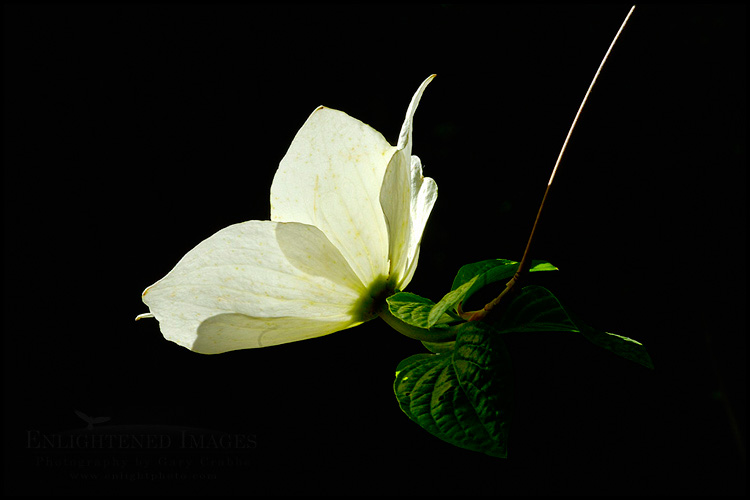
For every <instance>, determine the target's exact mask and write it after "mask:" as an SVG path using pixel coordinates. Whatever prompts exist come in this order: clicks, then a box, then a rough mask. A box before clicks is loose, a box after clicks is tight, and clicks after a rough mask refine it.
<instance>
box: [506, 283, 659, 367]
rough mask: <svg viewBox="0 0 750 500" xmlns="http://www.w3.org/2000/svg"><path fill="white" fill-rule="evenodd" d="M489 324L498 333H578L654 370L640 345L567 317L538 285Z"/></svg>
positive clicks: (558, 302) (524, 291)
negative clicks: (491, 324)
mask: <svg viewBox="0 0 750 500" xmlns="http://www.w3.org/2000/svg"><path fill="white" fill-rule="evenodd" d="M493 325H494V327H495V328H496V329H497V330H498V331H499V332H500V333H510V332H545V331H546V332H549V331H552V332H578V333H581V334H582V335H583V336H584V337H586V338H587V339H588V340H590V341H591V342H592V343H594V344H596V345H598V346H599V347H603V348H604V349H607V350H608V351H610V352H612V353H614V354H616V355H618V356H620V357H622V358H625V359H628V360H630V361H634V362H636V363H638V364H640V365H643V366H645V367H646V368H651V369H653V367H654V365H653V363H652V361H651V357H650V356H649V355H648V352H647V351H646V348H645V347H644V346H643V344H641V343H640V342H637V341H635V340H633V339H631V338H628V337H624V336H622V335H616V334H614V333H607V332H604V331H600V330H595V329H594V328H591V327H590V326H588V325H586V324H585V323H583V322H582V321H581V320H579V319H578V318H575V317H573V316H572V315H571V314H569V313H568V311H567V310H566V309H565V308H564V307H563V305H562V304H561V303H560V301H559V300H557V297H555V296H554V295H553V294H552V292H550V291H549V290H547V289H546V288H543V287H541V286H527V287H524V288H523V289H522V290H521V294H520V295H519V296H518V297H516V298H515V299H514V300H513V301H512V302H511V303H510V304H509V305H508V308H507V309H506V310H505V311H503V314H502V316H501V317H500V318H498V320H497V321H495V322H493Z"/></svg>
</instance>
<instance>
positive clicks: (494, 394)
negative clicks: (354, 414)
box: [394, 322, 512, 457]
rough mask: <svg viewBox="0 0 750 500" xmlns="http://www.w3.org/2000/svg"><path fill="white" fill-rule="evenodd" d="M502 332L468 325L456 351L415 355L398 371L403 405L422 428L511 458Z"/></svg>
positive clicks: (398, 393) (396, 389)
mask: <svg viewBox="0 0 750 500" xmlns="http://www.w3.org/2000/svg"><path fill="white" fill-rule="evenodd" d="M511 373H512V372H511V365H510V358H509V356H508V351H507V350H506V348H505V344H504V343H503V342H502V340H501V338H500V336H499V335H498V334H497V332H496V331H495V330H494V329H493V328H492V327H491V326H490V325H488V324H485V323H481V322H473V323H464V324H462V325H461V326H460V327H459V333H458V336H457V338H456V341H455V345H454V348H453V350H451V351H450V352H448V353H441V354H421V355H415V356H410V357H409V358H407V359H405V360H404V361H402V362H401V363H399V366H398V368H397V371H396V380H395V382H394V392H395V394H396V398H397V400H398V404H399V406H400V407H401V409H402V410H403V411H404V413H406V415H407V416H409V418H411V419H412V420H413V421H415V422H416V423H417V424H419V425H420V426H421V427H422V428H424V429H425V430H427V431H428V432H430V433H432V434H433V435H435V436H437V437H439V438H440V439H442V440H444V441H447V442H448V443H451V444H453V445H455V446H459V447H461V448H466V449H468V450H473V451H479V452H482V453H486V454H488V455H491V456H495V457H506V456H507V452H508V427H509V422H510V413H511V400H512V379H511Z"/></svg>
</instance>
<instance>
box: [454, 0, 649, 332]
mask: <svg viewBox="0 0 750 500" xmlns="http://www.w3.org/2000/svg"><path fill="white" fill-rule="evenodd" d="M633 10H635V5H633V7H631V8H630V11H629V12H628V14H627V16H625V20H624V21H623V22H622V24H621V25H620V29H619V30H617V33H616V34H615V37H614V39H612V43H610V44H609V48H608V49H607V52H606V53H605V54H604V58H602V62H601V63H600V64H599V68H597V70H596V73H595V74H594V78H593V79H592V80H591V84H590V85H589V88H588V90H586V94H585V95H584V96H583V101H582V102H581V105H580V106H579V107H578V111H577V112H576V115H575V117H574V118H573V123H572V124H571V126H570V129H569V130H568V135H567V136H566V137H565V141H564V142H563V145H562V148H561V149H560V154H559V155H557V161H556V162H555V167H554V168H553V169H552V175H550V178H549V181H548V182H547V189H545V191H544V196H543V197H542V202H541V203H540V204H539V210H538V211H537V213H536V219H535V220H534V225H533V226H532V228H531V234H530V235H529V240H528V241H527V242H526V249H525V250H524V252H523V257H522V258H521V262H520V263H519V264H518V269H517V270H516V273H515V274H514V275H513V277H512V278H511V279H510V281H508V283H506V284H505V290H503V291H502V292H501V293H500V295H498V296H497V297H495V299H493V300H492V301H491V302H488V303H487V304H485V306H484V307H483V308H482V309H480V310H478V311H475V312H473V313H472V314H471V316H469V321H479V320H481V319H482V318H484V317H485V316H487V313H489V312H490V311H491V310H492V309H493V308H494V307H495V306H497V305H498V304H499V303H500V302H502V301H503V299H504V298H505V297H507V296H508V295H510V294H511V291H512V290H513V288H514V287H515V286H516V284H517V283H519V282H520V281H521V278H522V277H523V276H524V275H525V274H526V273H527V272H528V269H527V268H528V266H529V262H531V259H530V258H529V254H530V249H531V242H532V241H533V240H534V233H535V232H536V228H537V226H538V225H539V218H540V217H541V215H542V209H543V208H544V202H545V201H546V200H547V195H548V194H549V191H550V187H551V186H552V181H553V180H554V179H555V174H556V173H557V167H559V166H560V161H561V160H562V157H563V155H564V154H565V149H566V148H567V146H568V141H570V136H571V135H572V134H573V129H575V127H576V124H577V123H578V117H579V116H581V111H583V108H584V106H585V105H586V101H588V98H589V94H591V90H592V89H593V88H594V84H596V80H597V78H599V74H600V73H601V71H602V68H603V67H604V63H605V62H607V59H608V58H609V53H610V52H612V47H614V46H615V43H617V39H618V38H620V33H622V30H623V29H624V28H625V25H626V24H627V23H628V19H630V16H631V14H633Z"/></svg>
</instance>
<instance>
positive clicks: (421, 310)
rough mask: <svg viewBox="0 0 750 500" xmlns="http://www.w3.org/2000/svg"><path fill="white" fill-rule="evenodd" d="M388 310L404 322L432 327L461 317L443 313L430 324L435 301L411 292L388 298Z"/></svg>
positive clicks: (421, 326)
mask: <svg viewBox="0 0 750 500" xmlns="http://www.w3.org/2000/svg"><path fill="white" fill-rule="evenodd" d="M386 303H387V304H388V310H389V311H390V312H391V314H393V316H395V317H396V318H398V319H400V320H401V321H403V322H404V323H408V324H410V325H413V326H416V327H419V328H425V329H427V328H432V327H433V326H436V325H437V326H438V327H439V326H440V324H443V323H449V322H451V321H455V320H457V319H459V318H458V317H457V316H455V315H451V314H442V315H441V316H440V317H439V318H438V320H437V321H436V322H434V323H432V324H429V321H428V318H429V316H430V312H431V311H432V309H433V308H434V307H435V303H434V302H433V301H431V300H430V299H427V298H425V297H420V296H419V295H417V294H414V293H409V292H398V293H395V294H393V295H391V296H390V297H388V298H386Z"/></svg>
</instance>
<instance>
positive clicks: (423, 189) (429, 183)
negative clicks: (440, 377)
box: [380, 75, 437, 289]
mask: <svg viewBox="0 0 750 500" xmlns="http://www.w3.org/2000/svg"><path fill="white" fill-rule="evenodd" d="M434 76H435V75H432V76H430V77H429V78H427V79H426V80H425V81H424V82H422V85H420V87H419V89H418V90H417V92H416V93H415V94H414V97H413V98H412V100H411V104H410V105H409V109H408V110H407V112H406V119H405V120H404V124H403V126H402V128H401V135H400V137H399V150H398V151H397V152H396V153H395V154H394V155H393V157H392V158H391V161H390V163H389V164H388V168H387V169H386V173H385V176H384V179H383V186H382V188H381V191H380V204H381V206H382V208H383V213H384V214H385V218H386V222H387V226H388V236H389V240H390V248H389V257H390V262H391V267H390V278H389V279H390V280H391V282H392V283H393V285H394V286H395V287H396V288H397V289H403V288H405V287H406V285H408V284H409V282H410V281H411V279H412V277H413V276H414V271H415V270H416V268H417V261H418V259H419V245H420V242H421V240H422V233H423V232H424V228H425V225H426V224H427V219H428V218H429V216H430V212H431V211H432V207H433V205H434V204H435V200H436V199H437V185H436V184H435V181H434V180H432V179H431V178H429V177H423V176H422V164H421V162H420V161H419V158H418V157H416V156H411V144H412V128H413V122H414V113H415V112H416V110H417V105H418V104H419V101H420V99H421V97H422V93H423V92H424V89H425V88H426V87H427V84H429V83H430V81H432V78H434Z"/></svg>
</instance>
